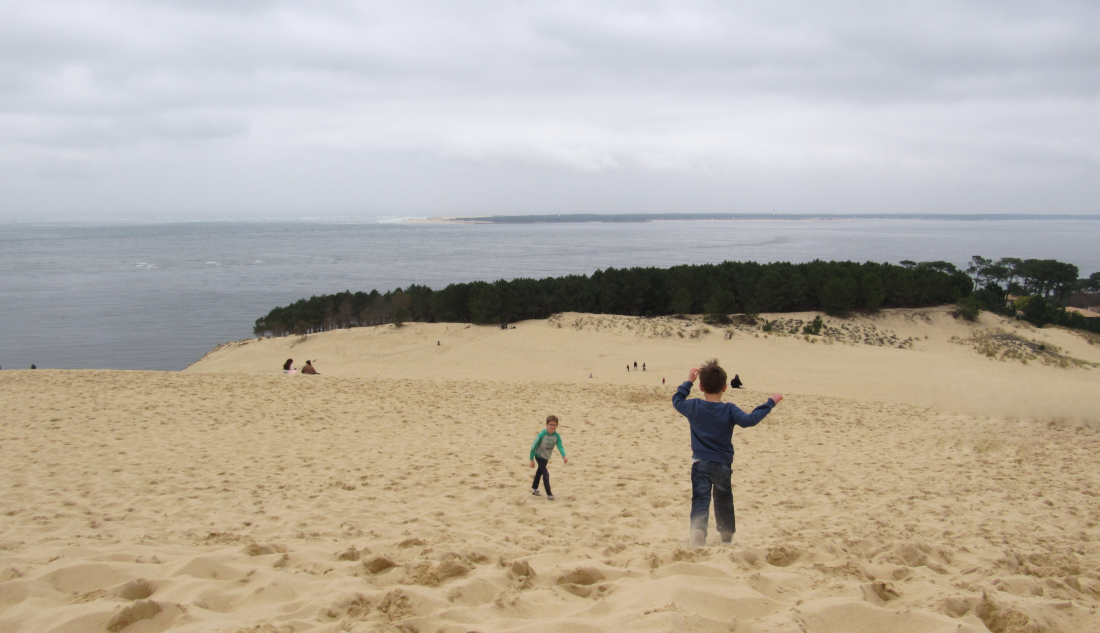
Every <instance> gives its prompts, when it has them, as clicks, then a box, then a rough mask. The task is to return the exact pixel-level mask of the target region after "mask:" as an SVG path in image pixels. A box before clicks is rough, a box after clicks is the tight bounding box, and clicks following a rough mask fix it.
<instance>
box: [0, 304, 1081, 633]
mask: <svg viewBox="0 0 1100 633" xmlns="http://www.w3.org/2000/svg"><path fill="white" fill-rule="evenodd" d="M814 316H816V315H813V314H809V315H774V316H772V317H771V318H770V320H771V321H773V326H772V331H771V332H769V333H767V337H766V338H765V333H764V332H762V331H760V330H759V328H755V329H754V328H753V327H751V326H748V325H744V324H742V325H731V326H728V327H716V326H713V325H705V324H703V323H701V322H700V321H698V320H689V321H681V320H676V319H630V318H626V317H609V316H594V315H572V314H567V315H560V316H558V317H556V318H554V319H551V320H549V321H540V322H524V323H520V324H517V327H516V329H515V330H507V331H505V330H500V329H492V328H479V327H471V328H468V329H467V328H465V327H464V326H455V325H444V324H410V325H407V326H404V327H402V328H393V327H390V326H387V327H380V328H359V329H355V330H350V331H338V332H329V333H325V334H319V335H315V336H309V337H307V338H306V339H305V340H300V338H299V337H289V338H285V339H274V340H263V341H249V342H240V343H230V344H228V345H222V346H220V347H219V348H218V349H216V350H214V351H213V352H211V353H210V354H208V355H207V356H206V357H205V358H204V359H203V360H201V361H200V362H198V363H196V364H195V365H193V366H192V367H191V368H189V369H188V370H187V371H185V372H179V373H172V372H119V371H52V370H38V371H3V372H0V411H3V412H4V414H3V418H2V419H3V425H2V426H0V451H2V454H3V460H2V461H0V631H3V632H4V633H8V632H11V633H30V632H35V633H37V632H54V633H83V632H87V633H91V632H96V633H99V632H102V631H112V632H117V631H125V632H128V633H149V632H159V631H181V632H190V631H204V632H205V631H218V632H226V633H229V632H232V633H246V632H249V633H276V632H286V633H290V632H299V631H316V632H321V633H329V632H331V633H335V632H338V631H352V632H390V633H411V632H415V633H437V632H441V633H469V632H471V631H477V632H480V633H490V632H500V633H504V632H512V631H522V632H528V631H529V632H534V633H544V632H545V633H551V632H559V631H570V632H571V631H581V632H585V631H592V632H596V631H668V632H673V631H675V632H679V631H703V632H727V631H736V632H738V633H744V632H749V633H764V632H773V633H787V632H790V633H795V632H799V633H840V632H844V631H859V632H883V633H887V632H890V633H893V632H902V633H906V632H912V633H925V632H931V633H938V632H943V633H955V632H959V631H962V632H973V633H983V632H986V631H993V632H995V633H1024V632H1028V633H1030V632H1036V631H1051V632H1067V633H1068V632H1077V631H1081V632H1087V631H1095V630H1097V628H1096V623H1097V622H1098V621H1100V615H1098V614H1097V608H1098V607H1100V572H1098V570H1100V527H1098V525H1100V433H1098V432H1097V431H1098V428H1097V426H1096V423H1095V421H1096V416H1097V413H1098V406H1097V404H1096V402H1097V401H1096V398H1095V394H1096V393H1098V390H1097V389H1096V387H1097V385H1098V383H1100V368H1095V367H1093V366H1092V365H1091V364H1090V363H1095V362H1100V347H1097V346H1095V345H1090V344H1089V342H1088V341H1087V340H1085V339H1083V338H1081V337H1080V336H1078V335H1076V334H1074V333H1071V332H1067V331H1063V330H1056V329H1046V330H1035V329H1032V328H1028V327H1023V326H1021V327H1017V324H1015V323H1012V322H1005V321H1000V320H997V319H991V318H988V317H986V318H985V320H983V322H982V323H980V324H978V325H970V324H965V323H962V322H959V321H956V320H955V319H953V318H952V317H951V316H950V315H949V314H947V313H946V312H945V311H942V310H926V311H916V312H912V311H907V312H896V313H890V314H883V315H879V316H876V317H875V318H857V319H850V320H837V319H831V318H826V319H825V322H826V327H825V328H824V329H823V331H822V332H823V335H822V336H819V337H811V338H810V340H807V339H806V338H805V337H803V336H801V335H795V334H791V333H790V331H791V329H792V328H794V327H796V325H797V324H796V323H795V322H796V321H798V320H802V321H803V322H804V323H807V322H809V321H811V320H812V319H813V317H814ZM781 319H786V320H788V321H786V322H784V321H781ZM804 323H803V324H804ZM704 330H709V331H704ZM727 330H729V331H730V332H731V337H732V338H725V333H726V331H727ZM681 335H682V336H681ZM926 337H927V338H926ZM437 341H438V342H439V345H436V342H437ZM811 341H816V342H811ZM989 354H992V355H993V357H994V358H993V359H992V360H991V359H990V358H989V356H988V355H989ZM288 356H289V357H293V358H295V360H296V361H297V362H298V363H299V364H300V363H302V362H304V360H305V359H306V358H310V359H317V366H318V369H319V370H320V371H321V372H322V375H321V376H301V375H297V376H286V375H283V374H282V373H281V370H280V369H279V368H280V366H281V364H282V362H283V361H284V360H285V359H286V358H287V357H288ZM710 356H717V357H719V358H720V359H722V360H723V362H724V363H725V364H726V365H727V367H728V368H729V369H730V370H731V373H732V372H734V371H736V372H737V373H739V374H741V376H742V378H743V379H744V380H745V382H746V383H747V385H748V386H749V387H751V388H750V389H747V390H744V391H734V392H727V394H726V399H727V400H731V401H734V402H736V403H738V404H739V405H741V406H742V407H743V408H746V409H748V408H751V407H753V406H754V405H756V404H758V403H760V402H762V401H763V400H764V399H766V398H767V396H768V395H769V393H770V392H771V391H773V390H775V391H782V392H784V393H785V394H786V396H787V397H786V399H785V400H784V401H783V402H782V403H781V404H780V405H779V406H778V407H777V408H776V409H775V411H774V412H773V413H772V414H771V415H769V416H768V417H767V418H766V419H765V420H764V421H763V422H762V423H761V424H760V425H758V426H757V427H754V428H751V429H737V430H736V432H735V434H734V446H735V448H736V451H737V454H736V458H735V461H734V464H733V470H734V497H735V502H736V508H737V527H738V532H737V536H736V539H735V541H734V543H733V545H732V546H723V545H721V544H720V543H719V542H718V539H717V534H716V532H715V528H714V525H713V518H712V523H711V527H710V538H709V540H708V543H707V546H706V547H703V548H698V549H696V548H690V547H688V546H687V545H686V543H685V540H684V539H685V537H686V532H687V514H688V507H689V502H690V483H689V477H688V473H689V467H690V458H691V450H690V444H689V437H688V432H687V425H686V422H685V420H684V419H683V418H681V417H680V416H679V415H678V414H676V413H675V411H674V410H673V409H672V407H671V405H670V402H669V399H670V397H671V394H672V392H673V390H674V388H675V387H676V385H677V384H678V383H679V382H680V381H682V379H683V376H684V374H686V371H687V369H688V368H690V367H691V366H692V365H694V364H697V363H698V362H699V361H700V360H702V359H703V358H706V357H710ZM1002 358H1003V360H1002ZM634 360H637V361H638V363H639V369H640V367H641V363H642V362H646V364H647V371H646V372H644V373H643V372H641V371H638V372H634V371H631V372H630V373H627V371H626V364H627V363H628V362H629V363H630V364H631V367H632V368H633V362H634ZM1024 360H1026V361H1027V363H1026V364H1025V363H1024V362H1023V361H1024ZM589 373H591V374H592V375H593V377H592V378H589V377H588V375H589ZM662 376H664V377H665V378H667V382H668V384H667V385H666V386H664V387H662V386H661V384H660V379H661V377H662ZM959 400H963V401H965V402H967V403H968V406H969V407H971V409H970V410H969V411H964V410H963V407H961V406H956V405H957V404H958V401H959ZM1027 402H1031V403H1033V404H1034V407H1033V408H1032V409H1030V410H1028V412H1027V413H1026V414H1025V413H1023V412H1021V411H1010V410H1011V409H1013V408H1014V407H1017V406H1022V405H1021V404H1020V403H1027ZM1059 407H1061V408H1059ZM548 413H555V414H556V415H558V416H559V417H560V418H561V422H562V425H561V433H562V436H563V440H564V444H565V447H566V450H567V451H568V454H569V457H570V463H569V464H568V465H566V464H563V463H562V462H561V460H560V458H555V461H554V462H552V464H551V466H550V472H551V475H552V482H553V486H554V491H555V494H556V495H557V500H556V501H554V502H550V501H548V500H547V499H546V498H545V497H534V496H532V495H531V494H530V485H531V476H532V474H533V473H532V469H531V468H529V467H528V462H527V458H528V449H529V447H530V443H531V441H532V440H533V439H534V437H535V435H536V433H537V432H538V430H539V429H540V428H542V420H543V419H545V416H546V415H547V414H548Z"/></svg>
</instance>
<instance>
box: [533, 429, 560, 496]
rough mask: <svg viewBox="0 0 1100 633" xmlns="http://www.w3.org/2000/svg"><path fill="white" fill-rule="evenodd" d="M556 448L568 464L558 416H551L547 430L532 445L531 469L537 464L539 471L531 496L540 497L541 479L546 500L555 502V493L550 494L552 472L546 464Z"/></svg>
mask: <svg viewBox="0 0 1100 633" xmlns="http://www.w3.org/2000/svg"><path fill="white" fill-rule="evenodd" d="M555 447H557V449H558V452H559V453H561V458H562V459H563V460H564V461H565V463H566V464H568V463H569V458H568V457H566V456H565V447H563V446H562V445H561V434H559V433H558V416H556V415H551V416H547V418H546V428H545V429H544V430H542V431H539V435H538V437H536V438H535V442H534V444H531V456H530V460H531V468H534V467H535V464H536V463H537V464H538V470H537V471H535V482H534V483H532V484H531V494H533V495H535V496H536V497H537V496H538V494H539V479H540V478H541V479H542V485H543V486H544V487H545V488H546V499H547V500H548V501H553V500H554V493H552V492H550V471H548V470H546V464H547V462H549V461H550V458H551V457H553V456H554V448H555Z"/></svg>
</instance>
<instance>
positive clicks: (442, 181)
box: [0, 0, 1100, 218]
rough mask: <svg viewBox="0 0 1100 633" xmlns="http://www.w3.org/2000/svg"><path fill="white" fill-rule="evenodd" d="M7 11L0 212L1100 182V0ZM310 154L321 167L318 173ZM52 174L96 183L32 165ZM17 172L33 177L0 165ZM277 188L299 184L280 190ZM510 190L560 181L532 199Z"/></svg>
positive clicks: (854, 197)
mask: <svg viewBox="0 0 1100 633" xmlns="http://www.w3.org/2000/svg"><path fill="white" fill-rule="evenodd" d="M4 8H5V16H6V18H7V19H5V20H4V21H2V22H0V172H2V173H0V196H2V197H3V198H4V199H7V200H8V201H9V203H8V204H9V205H10V210H5V209H4V208H2V207H0V218H3V217H4V215H11V216H14V215H16V214H18V213H29V212H32V211H33V210H35V209H37V210H41V211H43V212H47V211H48V212H50V213H55V214H63V213H66V212H74V213H75V212H76V211H75V209H77V207H78V206H79V205H78V204H77V202H76V201H79V204H80V205H89V204H91V205H93V206H98V207H99V208H101V209H107V210H110V209H111V208H117V209H121V210H122V211H120V212H125V211H126V210H127V209H131V208H142V209H147V208H152V209H156V208H158V206H162V207H165V208H167V207H168V206H171V205H178V204H193V205H194V206H195V207H196V208H203V209H216V208H217V207H218V206H219V202H218V200H219V199H220V200H222V201H223V202H222V203H221V205H222V207H223V208H224V209H226V210H231V209H253V208H256V209H258V208H263V207H265V205H270V204H274V203H275V202H273V200H274V201H276V202H278V203H285V202H286V201H288V200H295V199H301V200H303V201H309V203H310V204H314V205H320V206H321V207H322V209H321V210H322V211H323V210H324V209H325V208H329V209H334V210H335V209H342V210H346V209H348V208H354V209H364V210H378V211H385V210H395V209H396V210H401V211H408V212H429V213H430V212H439V213H445V212H450V211H452V210H453V209H457V208H459V207H471V208H473V209H474V210H475V211H480V210H482V209H483V208H485V207H491V206H494V205H495V206H498V207H501V208H504V209H506V210H510V211H513V212H515V211H523V210H525V209H530V210H531V211H545V210H548V209H547V208H546V207H545V206H540V205H545V204H550V203H551V201H555V200H556V201H558V202H556V203H560V204H570V205H580V206H584V205H586V204H587V205H588V206H587V207H584V209H583V210H616V209H615V208H614V205H615V204H616V202H615V201H616V200H618V201H630V200H641V201H643V202H642V204H653V203H654V201H669V200H683V201H685V203H686V204H691V205H695V206H696V207H698V208H706V209H710V208H728V205H729V204H731V203H730V201H731V200H736V201H738V204H745V205H758V204H763V205H766V204H768V202H767V201H768V200H782V201H784V202H785V203H788V204H799V205H803V208H806V210H814V209H815V207H812V206H811V205H819V206H822V207H824V206H829V205H833V207H837V208H849V209H850V210H852V211H858V210H875V211H882V210H884V209H883V208H881V206H880V205H883V204H895V205H896V204H899V203H898V202H897V200H898V199H899V197H900V196H899V195H892V194H891V193H890V191H891V187H892V188H893V191H895V193H896V192H907V193H906V194H905V195H911V196H915V199H914V200H907V201H906V202H905V203H904V204H905V205H906V206H907V207H912V206H919V205H920V204H922V201H925V202H927V203H928V204H935V205H937V207H936V208H933V209H926V210H929V211H933V210H940V211H944V210H948V211H949V210H959V211H962V210H975V209H974V206H975V204H978V205H985V206H986V207H993V206H996V207H997V208H998V209H1001V210H1004V206H1003V205H1006V204H1007V205H1010V206H1012V205H1015V207H1014V208H1015V210H1017V211H1035V209H1032V208H1030V207H1028V206H1027V205H1031V204H1034V203H1033V202H1031V201H1033V200H1039V199H1042V198H1043V193H1044V192H1046V193H1047V194H1049V195H1050V196H1051V197H1052V198H1057V199H1058V200H1060V201H1062V202H1061V203H1062V204H1066V205H1069V207H1068V208H1067V209H1066V210H1076V211H1081V212H1083V211H1093V212H1095V209H1094V208H1093V207H1092V206H1090V205H1092V204H1093V203H1092V202H1091V200H1095V196H1096V194H1097V193H1100V191H1098V187H1100V186H1098V185H1096V184H1093V183H1096V182H1100V177H1098V174H1097V171H1098V164H1100V155H1098V154H1100V150H1098V146H1100V143H1098V141H1100V128H1098V124H1097V121H1098V120H1100V116H1098V115H1100V105H1098V103H1100V99H1098V97H1100V38H1096V37H1095V34H1096V33H1097V32H1100V28H1098V27H1100V5H1096V4H1095V3H1092V2H1051V3H1042V4H1037V3H1027V2H1012V1H1010V2H997V3H993V2H948V1H946V0H933V1H929V2H921V3H872V2H834V3H813V2H791V1H787V2H782V1H781V2H774V3H748V2H733V3H730V2H705V1H696V2H690V1H688V2H638V3H596V2H579V1H573V2H561V3H514V2H469V3H454V2H444V1H437V2H423V3H382V2H365V3H364V2H338V1H327V2H326V1H321V2H310V3H296V2H263V1H258V0H256V1H248V2H231V3H221V2H213V1H212V0H211V1H206V0H204V1H202V2H184V1H182V0H180V1H177V2H165V1H162V2H136V1H134V2H130V1H126V0H118V1H104V0H87V1H84V2H69V3H58V2H46V3H35V2H29V1H26V2H24V1H20V2H14V3H12V2H9V3H7V6H5V7H4ZM234 161H239V162H238V163H235V162H234ZM306 161H309V163H310V165H311V166H315V167H316V168H317V169H318V170H320V171H319V174H332V175H333V176H331V177H330V176H324V177H322V176H321V175H318V174H314V175H313V176H311V177H312V178H313V180H312V181H308V180H307V176H305V175H304V174H305V173H306V170H303V169H302V168H301V166H302V164H303V163H304V162H306ZM212 164H218V165H219V168H218V171H217V172H216V173H215V172H212V171H211V170H210V169H207V167H206V166H207V165H212ZM42 165H54V166H56V165H62V166H63V167H62V168H56V167H50V168H49V169H46V168H42V169H39V167H35V166H42ZM72 165H76V166H77V167H71V166H72ZM349 165H359V166H360V168H364V169H366V168H369V169H373V170H375V171H376V172H378V173H385V174H386V176H385V177H384V178H382V177H379V179H377V180H375V179H373V178H372V177H363V176H358V175H356V174H358V173H361V172H359V171H356V169H352V168H351V167H348V166H349ZM366 166H369V167H366ZM47 172H49V173H55V174H60V175H59V176H57V178H61V179H64V178H65V177H66V174H69V173H72V174H77V175H81V174H88V173H94V174H95V179H96V181H97V184H96V186H95V187H91V188H89V185H88V184H87V182H86V180H87V178H85V177H84V176H82V175H81V176H80V177H79V178H78V177H76V176H74V178H73V181H74V182H79V183H84V184H78V185H74V186H73V188H72V189H71V190H66V189H65V188H64V187H61V188H58V187H57V186H56V182H54V181H53V180H52V181H51V182H53V184H52V185H51V186H49V187H47V186H46V185H44V184H41V185H40V184H38V183H36V182H35V180H34V178H33V177H31V178H27V177H25V174H27V173H32V174H33V173H47ZM13 173H21V174H24V176H22V177H19V178H14V177H12V178H8V179H4V178H3V177H2V174H13ZM265 173H266V174H268V176H266V177H265V176H264V174H265ZM458 173H461V174H464V176H463V177H462V178H458V177H455V176H452V175H451V174H458ZM173 174H174V175H173ZM227 174H234V175H235V176H236V179H233V178H229V177H227V176H226V175H227ZM299 174H301V175H300V176H299ZM339 174H342V175H343V176H342V177H337V176H335V175H339ZM51 178H53V177H51ZM130 179H142V180H143V181H145V182H162V184H163V186H162V187H161V188H162V189H163V190H165V191H168V190H174V189H182V190H184V191H186V192H190V191H192V190H193V189H194V188H193V187H191V186H190V185H193V184H194V183H205V185H204V186H202V187H201V188H202V189H203V191H204V193H203V196H205V197H203V198H201V199H200V198H199V197H192V198H188V197H187V196H188V195H191V196H198V194H193V193H188V194H186V195H182V196H181V195H175V196H174V197H173V198H172V201H171V202H169V201H168V200H167V199H166V197H162V196H161V195H160V194H158V192H157V189H156V188H150V189H149V190H148V191H147V193H146V194H145V196H147V197H146V198H143V199H142V200H141V201H140V204H138V203H136V202H135V201H134V199H133V198H132V197H130V196H123V197H120V196H117V195H116V194H114V193H112V192H115V191H119V190H127V191H130V190H132V188H131V189H127V185H128V183H129V182H130ZM173 179H175V180H173ZM54 180H56V178H54ZM271 180H278V181H279V182H280V187H285V188H289V189H288V190H283V191H281V193H280V194H279V195H278V196H274V197H272V196H271V195H269V191H268V190H265V186H267V185H266V183H268V182H270V181H271ZM319 180H323V181H324V182H325V183H326V186H325V187H324V188H320V189H318V188H315V187H317V186H316V185H314V184H311V183H314V182H318V181H319ZM425 180H432V181H433V182H434V183H436V185H435V186H432V187H426V186H423V185H422V183H423V182H424V181H425ZM504 181H509V182H525V183H529V184H528V188H527V191H541V190H544V189H552V190H558V189H560V188H562V187H572V188H573V190H574V193H575V195H573V194H568V195H567V194H566V193H556V194H555V195H554V196H550V197H547V196H545V195H543V196H541V197H540V201H539V202H533V201H532V200H531V199H529V197H527V196H525V195H524V190H521V189H516V188H515V187H512V186H504V185H503V184H502V183H503V182H504ZM494 183H495V184H494ZM837 183H844V185H845V187H848V189H845V188H843V187H840V186H838V184H837ZM185 184H186V185H188V186H184V185H185ZM294 187H299V188H300V193H298V194H296V193H295V191H294V190H293V188H294ZM1055 188H1057V189H1058V191H1057V194H1054V193H1052V191H1053V190H1054V189H1055ZM628 189H629V190H628ZM799 191H801V192H802V193H801V194H800V195H801V197H799V194H798V193H797V192H799ZM1006 191H1014V192H1016V193H1015V194H1014V195H1006V193H1005V192H1006ZM638 192H640V193H638ZM922 192H924V193H922ZM577 196H580V197H579V198H578V197H577ZM585 196H587V197H585ZM219 197H220V198H219ZM586 200H587V202H586ZM952 200H955V201H956V202H955V203H952V202H951V201H952ZM556 203H555V204H556ZM629 204H634V205H637V204H639V203H636V202H630V203H629ZM627 206H629V205H627ZM871 207H873V208H871ZM26 209H30V210H32V211H26ZM622 210H630V209H629V208H623V209H622ZM655 210H660V209H655ZM683 210H688V209H683ZM734 210H736V209H734ZM746 210H751V209H746ZM899 210H903V209H899ZM904 210H909V209H904ZM992 210H997V209H992Z"/></svg>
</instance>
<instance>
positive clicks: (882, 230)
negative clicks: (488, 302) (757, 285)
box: [0, 220, 1100, 370]
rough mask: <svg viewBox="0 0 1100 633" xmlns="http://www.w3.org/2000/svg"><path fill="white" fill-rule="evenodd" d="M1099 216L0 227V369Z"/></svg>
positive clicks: (123, 365)
mask: <svg viewBox="0 0 1100 633" xmlns="http://www.w3.org/2000/svg"><path fill="white" fill-rule="evenodd" d="M1097 244H1100V221H1098V220H1054V221H1036V220H1018V221H944V220H846V221H804V222H792V221H759V222H745V221H737V222H722V221H695V222H686V221H674V222H653V223H647V224H552V225H546V224H544V225H485V224H482V225H443V224H409V223H392V222H369V221H362V222H357V223H347V224H340V223H331V222H327V223H322V222H255V223H244V222H210V223H165V224H141V225H81V224H38V225H31V224H0V366H2V367H3V368H4V369H16V368H19V369H23V368H27V367H29V366H30V364H31V363H36V364H37V365H38V366H39V367H50V368H68V369H75V368H111V369H161V370H178V369H183V368H184V367H186V366H187V365H189V364H191V363H193V362H195V361H196V360H198V359H199V358H200V357H202V355H203V354H205V353H206V352H207V351H209V350H210V349H211V348H212V347H214V346H215V345H216V344H218V343H224V342H226V341H232V340H238V339H242V338H247V337H249V336H251V335H252V325H253V322H254V321H255V320H256V318H257V317H259V316H262V315H264V314H265V313H267V311H268V310H270V309H271V308H273V307H275V306H278V305H285V304H287V303H290V302H292V301H295V300H297V299H300V298H302V297H308V296H310V295H312V294H321V293H331V292H338V291H342V290H352V291H355V290H366V291H369V290H371V289H372V288H376V289H378V290H380V291H385V290H388V289H392V288H395V287H399V286H400V287H404V286H407V285H408V284H411V283H417V284H423V285H427V286H430V287H432V288H441V287H443V286H445V285H446V284H448V283H451V282H459V281H473V280H488V281H492V280H496V279H501V278H505V279H510V278H513V277H546V276H554V275H562V274H568V273H586V274H587V273H591V272H593V271H595V270H597V269H605V268H608V267H616V268H622V267H630V266H671V265H675V264H695V263H716V262H721V261H723V260H741V261H759V262H771V261H791V262H803V261H809V260H813V259H826V260H830V259H835V260H856V261H868V260H870V261H882V262H895V263H896V262H898V261H901V260H904V259H911V260H914V261H929V260H946V261H950V262H953V263H955V264H958V265H964V264H965V263H966V262H967V261H968V260H969V259H970V256H971V255H983V256H985V257H992V258H998V257H1022V258H1044V259H1046V258H1050V259H1058V260H1061V261H1065V262H1070V263H1073V264H1076V265H1077V266H1079V267H1080V268H1081V273H1082V275H1084V276H1087V275H1088V274H1090V273H1092V272H1095V271H1098V270H1100V248H1097Z"/></svg>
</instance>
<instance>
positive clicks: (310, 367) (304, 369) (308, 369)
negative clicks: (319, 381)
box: [302, 360, 321, 376]
mask: <svg viewBox="0 0 1100 633" xmlns="http://www.w3.org/2000/svg"><path fill="white" fill-rule="evenodd" d="M302 373H303V374H316V375H318V376H320V375H321V374H319V373H317V370H316V369H314V368H313V363H311V362H309V361H308V360H307V361H306V365H305V367H302Z"/></svg>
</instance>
